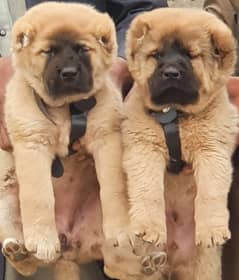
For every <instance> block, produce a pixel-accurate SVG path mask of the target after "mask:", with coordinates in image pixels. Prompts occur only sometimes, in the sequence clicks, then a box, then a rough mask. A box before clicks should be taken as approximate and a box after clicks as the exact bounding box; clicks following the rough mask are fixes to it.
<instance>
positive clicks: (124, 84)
mask: <svg viewBox="0 0 239 280" xmlns="http://www.w3.org/2000/svg"><path fill="white" fill-rule="evenodd" d="M37 2H39V1H27V5H28V7H30V5H33V4H36V3H37ZM40 2H43V1H40ZM65 2H66V1H65ZM79 2H81V1H79ZM82 2H84V1H82ZM87 2H90V3H93V4H95V5H96V7H98V8H99V9H101V10H102V11H105V9H106V8H107V7H110V3H111V5H112V7H113V6H114V5H115V4H117V3H118V4H119V6H120V7H123V6H124V4H126V3H128V4H129V5H128V8H130V9H129V10H127V8H126V6H124V8H126V10H124V12H122V13H119V14H121V15H124V16H123V17H122V18H120V17H119V18H118V19H117V18H116V23H117V20H118V24H117V26H118V30H117V31H118V43H119V45H120V46H122V47H120V52H119V57H118V60H117V62H116V63H115V65H114V67H113V68H112V77H113V79H114V80H115V82H116V84H117V85H118V86H119V88H121V89H122V91H125V92H126V91H127V89H128V88H129V87H130V76H129V75H128V72H127V64H126V62H125V60H124V59H123V58H122V56H123V36H124V33H125V30H126V29H127V26H128V23H129V22H130V21H131V16H127V15H128V14H129V13H131V12H129V11H132V14H133V15H135V14H137V13H138V12H140V11H145V10H149V9H153V8H156V7H157V5H160V4H159V3H160V1H133V0H131V1H87ZM107 2H108V3H107ZM142 2H144V4H142ZM145 2H148V4H149V5H148V6H147V5H146V4H145ZM162 3H163V4H162ZM106 4H107V5H106ZM108 4H109V5H108ZM133 4H135V6H133ZM161 4H162V6H163V5H166V1H162V2H161ZM137 5H138V6H137ZM119 6H118V7H119ZM114 7H117V6H114ZM115 10H116V11H115V13H116V12H117V11H118V12H119V10H118V9H117V8H116V9H115ZM122 21H124V23H122ZM120 24H122V26H121V25H120ZM124 26H126V28H124ZM119 34H121V35H119ZM0 67H4V69H5V71H6V72H5V77H6V79H8V77H9V75H11V67H9V62H8V61H6V60H5V59H3V60H1V61H0ZM0 71H1V70H0ZM2 82H3V85H2V88H3V86H4V84H5V82H6V80H4V79H2ZM229 89H230V83H229ZM1 94H2V96H3V95H4V90H1ZM235 96H236V94H235ZM234 100H235V99H234ZM1 137H2V138H1V139H0V145H2V146H4V147H5V148H6V147H8V148H9V147H10V145H9V141H8V139H7V137H6V134H5V131H4V128H3V125H2V126H1Z"/></svg>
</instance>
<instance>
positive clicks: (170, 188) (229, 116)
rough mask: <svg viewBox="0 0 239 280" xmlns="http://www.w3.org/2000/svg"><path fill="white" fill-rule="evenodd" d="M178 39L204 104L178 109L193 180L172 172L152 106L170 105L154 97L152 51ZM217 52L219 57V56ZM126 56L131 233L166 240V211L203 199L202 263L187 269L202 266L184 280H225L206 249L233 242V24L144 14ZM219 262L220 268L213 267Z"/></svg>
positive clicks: (214, 253) (199, 213) (205, 17)
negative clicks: (151, 92)
mask: <svg viewBox="0 0 239 280" xmlns="http://www.w3.org/2000/svg"><path fill="white" fill-rule="evenodd" d="M174 39H177V40H179V41H180V43H181V44H182V45H183V46H184V48H185V49H187V50H188V51H189V52H190V54H191V56H192V60H191V62H192V66H193V73H194V76H195V77H196V79H197V80H198V81H199V83H200V89H199V95H200V99H199V101H198V102H197V103H195V104H193V105H187V106H180V105H175V104H173V106H174V107H175V108H176V109H179V110H181V111H183V112H185V115H184V116H182V117H180V118H179V131H180V139H181V145H182V158H183V160H185V161H186V162H187V163H188V164H191V165H192V167H193V171H194V176H192V175H191V176H190V177H191V179H188V177H187V176H186V175H180V176H174V175H170V174H168V173H166V174H165V167H166V165H167V161H168V157H169V156H168V151H167V148H166V144H165V139H164V134H163V130H162V128H161V126H160V125H159V124H158V123H157V122H156V121H155V119H154V118H153V117H152V116H151V115H149V114H148V113H147V110H149V109H152V110H155V111H160V110H162V108H163V106H156V105H154V104H153V103H152V102H151V100H150V95H149V88H148V85H147V80H148V79H149V77H150V76H151V75H152V73H153V72H154V69H155V67H156V62H155V60H154V58H153V57H152V54H154V53H155V51H157V50H160V49H161V48H162V47H163V46H164V43H165V41H166V40H169V41H173V40H174ZM215 47H216V48H218V51H219V55H216V54H214V53H213V48H215ZM127 58H128V63H129V69H130V71H131V73H132V75H133V77H134V80H135V87H134V89H133V92H132V94H131V95H130V97H129V99H128V101H127V104H126V106H125V120H124V121H123V124H122V130H123V143H124V156H123V166H124V170H125V172H126V174H127V179H128V193H129V200H130V217H131V226H132V231H133V232H134V233H135V234H140V235H143V239H144V240H146V241H150V242H154V243H156V244H162V243H165V242H166V238H167V230H166V219H165V214H166V209H171V210H172V209H173V208H174V207H175V208H176V211H177V209H180V207H182V204H183V201H184V199H185V198H186V199H187V196H188V195H191V196H196V199H195V223H196V230H195V243H196V244H197V245H199V249H198V251H197V253H196V256H197V257H196V261H195V263H196V264H195V265H192V266H191V267H190V266H189V268H188V269H189V270H191V271H193V270H194V268H195V269H196V272H195V273H194V272H193V273H192V275H194V278H193V276H192V275H191V276H190V273H186V275H188V276H187V277H188V278H187V277H186V276H183V277H182V278H180V279H184V280H185V279H200V280H206V279H211V280H218V279H220V264H218V263H220V257H219V254H218V250H217V249H210V251H207V250H209V249H206V247H207V246H215V245H221V244H223V243H224V241H225V239H227V238H230V232H229V228H228V218H229V214H228V210H227V195H228V191H229V188H230V184H231V175H232V166H231V155H232V152H233V149H234V146H235V139H236V133H237V131H238V129H237V124H238V116H237V111H236V109H235V108H234V106H233V105H232V104H231V103H230V102H229V99H228V96H227V91H226V86H225V83H226V81H227V79H228V78H229V75H231V73H232V71H233V67H234V63H235V42H234V39H233V37H232V34H231V32H230V30H229V29H228V28H227V27H226V25H224V24H223V23H222V22H221V21H220V20H218V19H217V18H216V17H214V16H213V15H210V14H208V13H206V12H203V11H200V10H192V9H170V8H167V9H158V10H154V11H152V12H149V13H144V14H142V15H140V16H138V17H137V18H136V19H135V20H134V21H133V23H132V24H131V27H130V29H129V32H128V36H127ZM185 86H186V85H185ZM170 105H171V104H170ZM165 175H166V176H165ZM195 185H196V186H197V187H195ZM179 201H180V203H179ZM178 203H179V206H178V207H177V204H178ZM180 205H181V206H180ZM201 246H202V247H201ZM209 252H211V253H209ZM212 259H213V260H214V261H215V264H214V265H213V266H212V267H210V265H209V264H210V263H211V261H212ZM214 261H213V262H214ZM206 264H207V265H206ZM186 267H187V264H186ZM193 267H194V268H193ZM184 268H185V265H184Z"/></svg>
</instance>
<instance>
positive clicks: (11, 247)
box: [2, 238, 28, 261]
mask: <svg viewBox="0 0 239 280" xmlns="http://www.w3.org/2000/svg"><path fill="white" fill-rule="evenodd" d="M2 253H3V255H4V256H5V257H6V258H8V259H10V260H12V261H22V260H24V259H26V258H27V257H28V252H27V250H26V248H25V246H24V244H23V243H22V242H20V241H18V240H16V239H15V238H7V239H5V240H4V242H3V244H2Z"/></svg>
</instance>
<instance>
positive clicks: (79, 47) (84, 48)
mask: <svg viewBox="0 0 239 280" xmlns="http://www.w3.org/2000/svg"><path fill="white" fill-rule="evenodd" d="M73 50H74V51H75V52H77V53H78V52H82V51H83V52H88V51H89V50H90V48H89V47H87V46H86V45H80V44H76V45H74V47H73Z"/></svg>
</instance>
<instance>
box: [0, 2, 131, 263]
mask: <svg viewBox="0 0 239 280" xmlns="http://www.w3.org/2000/svg"><path fill="white" fill-rule="evenodd" d="M89 19H90V20H89ZM12 50H13V67H14V70H15V71H14V76H13V78H12V79H11V81H10V82H9V84H8V87H7V94H6V104H5V118H6V126H7V130H8V133H9V136H10V139H11V142H12V145H13V157H14V165H15V168H16V176H17V181H18V183H19V200H20V209H21V220H22V229H23V238H24V243H25V246H26V249H27V250H28V251H29V252H34V253H35V256H36V257H37V258H38V259H40V260H43V261H45V262H50V261H53V260H55V259H56V258H57V256H58V253H59V251H60V243H59V239H58V235H57V230H56V222H55V211H54V209H55V202H54V195H53V186H52V178H51V165H52V161H53V159H54V158H55V156H56V155H57V156H59V157H65V156H67V155H68V146H69V135H70V126H71V123H70V113H69V103H71V102H74V101H79V100H83V99H88V98H89V97H92V96H94V97H95V99H96V105H95V106H94V108H93V109H92V110H90V111H89V112H88V114H87V130H86V134H85V135H84V137H83V138H82V140H81V141H82V142H81V144H82V145H83V146H84V148H85V150H86V151H87V153H89V154H91V155H93V158H94V162H95V167H96V172H97V176H98V180H99V184H100V188H101V202H102V206H103V216H104V218H103V223H104V225H103V228H104V234H105V237H106V238H107V239H108V238H113V237H115V236H116V234H117V232H118V231H119V230H121V229H122V228H124V227H125V226H126V225H127V205H126V204H125V197H124V180H123V174H122V171H121V167H120V163H121V140H120V110H121V104H122V101H121V96H120V92H119V91H118V90H116V88H115V87H114V86H113V84H112V82H111V80H110V79H109V77H108V69H109V67H110V66H111V65H112V63H113V61H114V59H115V57H116V38H115V30H114V24H113V22H112V20H111V19H110V17H109V16H108V15H107V14H101V13H99V12H97V11H96V10H94V9H93V8H92V7H90V6H86V5H81V4H64V3H57V2H49V3H44V4H40V5H38V6H35V7H34V8H32V9H30V10H29V11H27V12H26V14H25V15H24V16H23V17H22V18H20V19H19V20H18V21H17V22H16V23H15V25H14V27H13V30H12ZM39 100H40V103H41V104H44V105H43V107H44V108H43V109H42V110H40V108H39V107H40V106H39V105H37V101H39ZM44 110H45V111H46V112H45V114H44V113H43V112H42V111H44ZM46 115H47V116H48V117H47V116H46ZM82 149H83V148H82ZM112 182H114V185H113V186H112ZM112 201H114V203H112Z"/></svg>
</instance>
